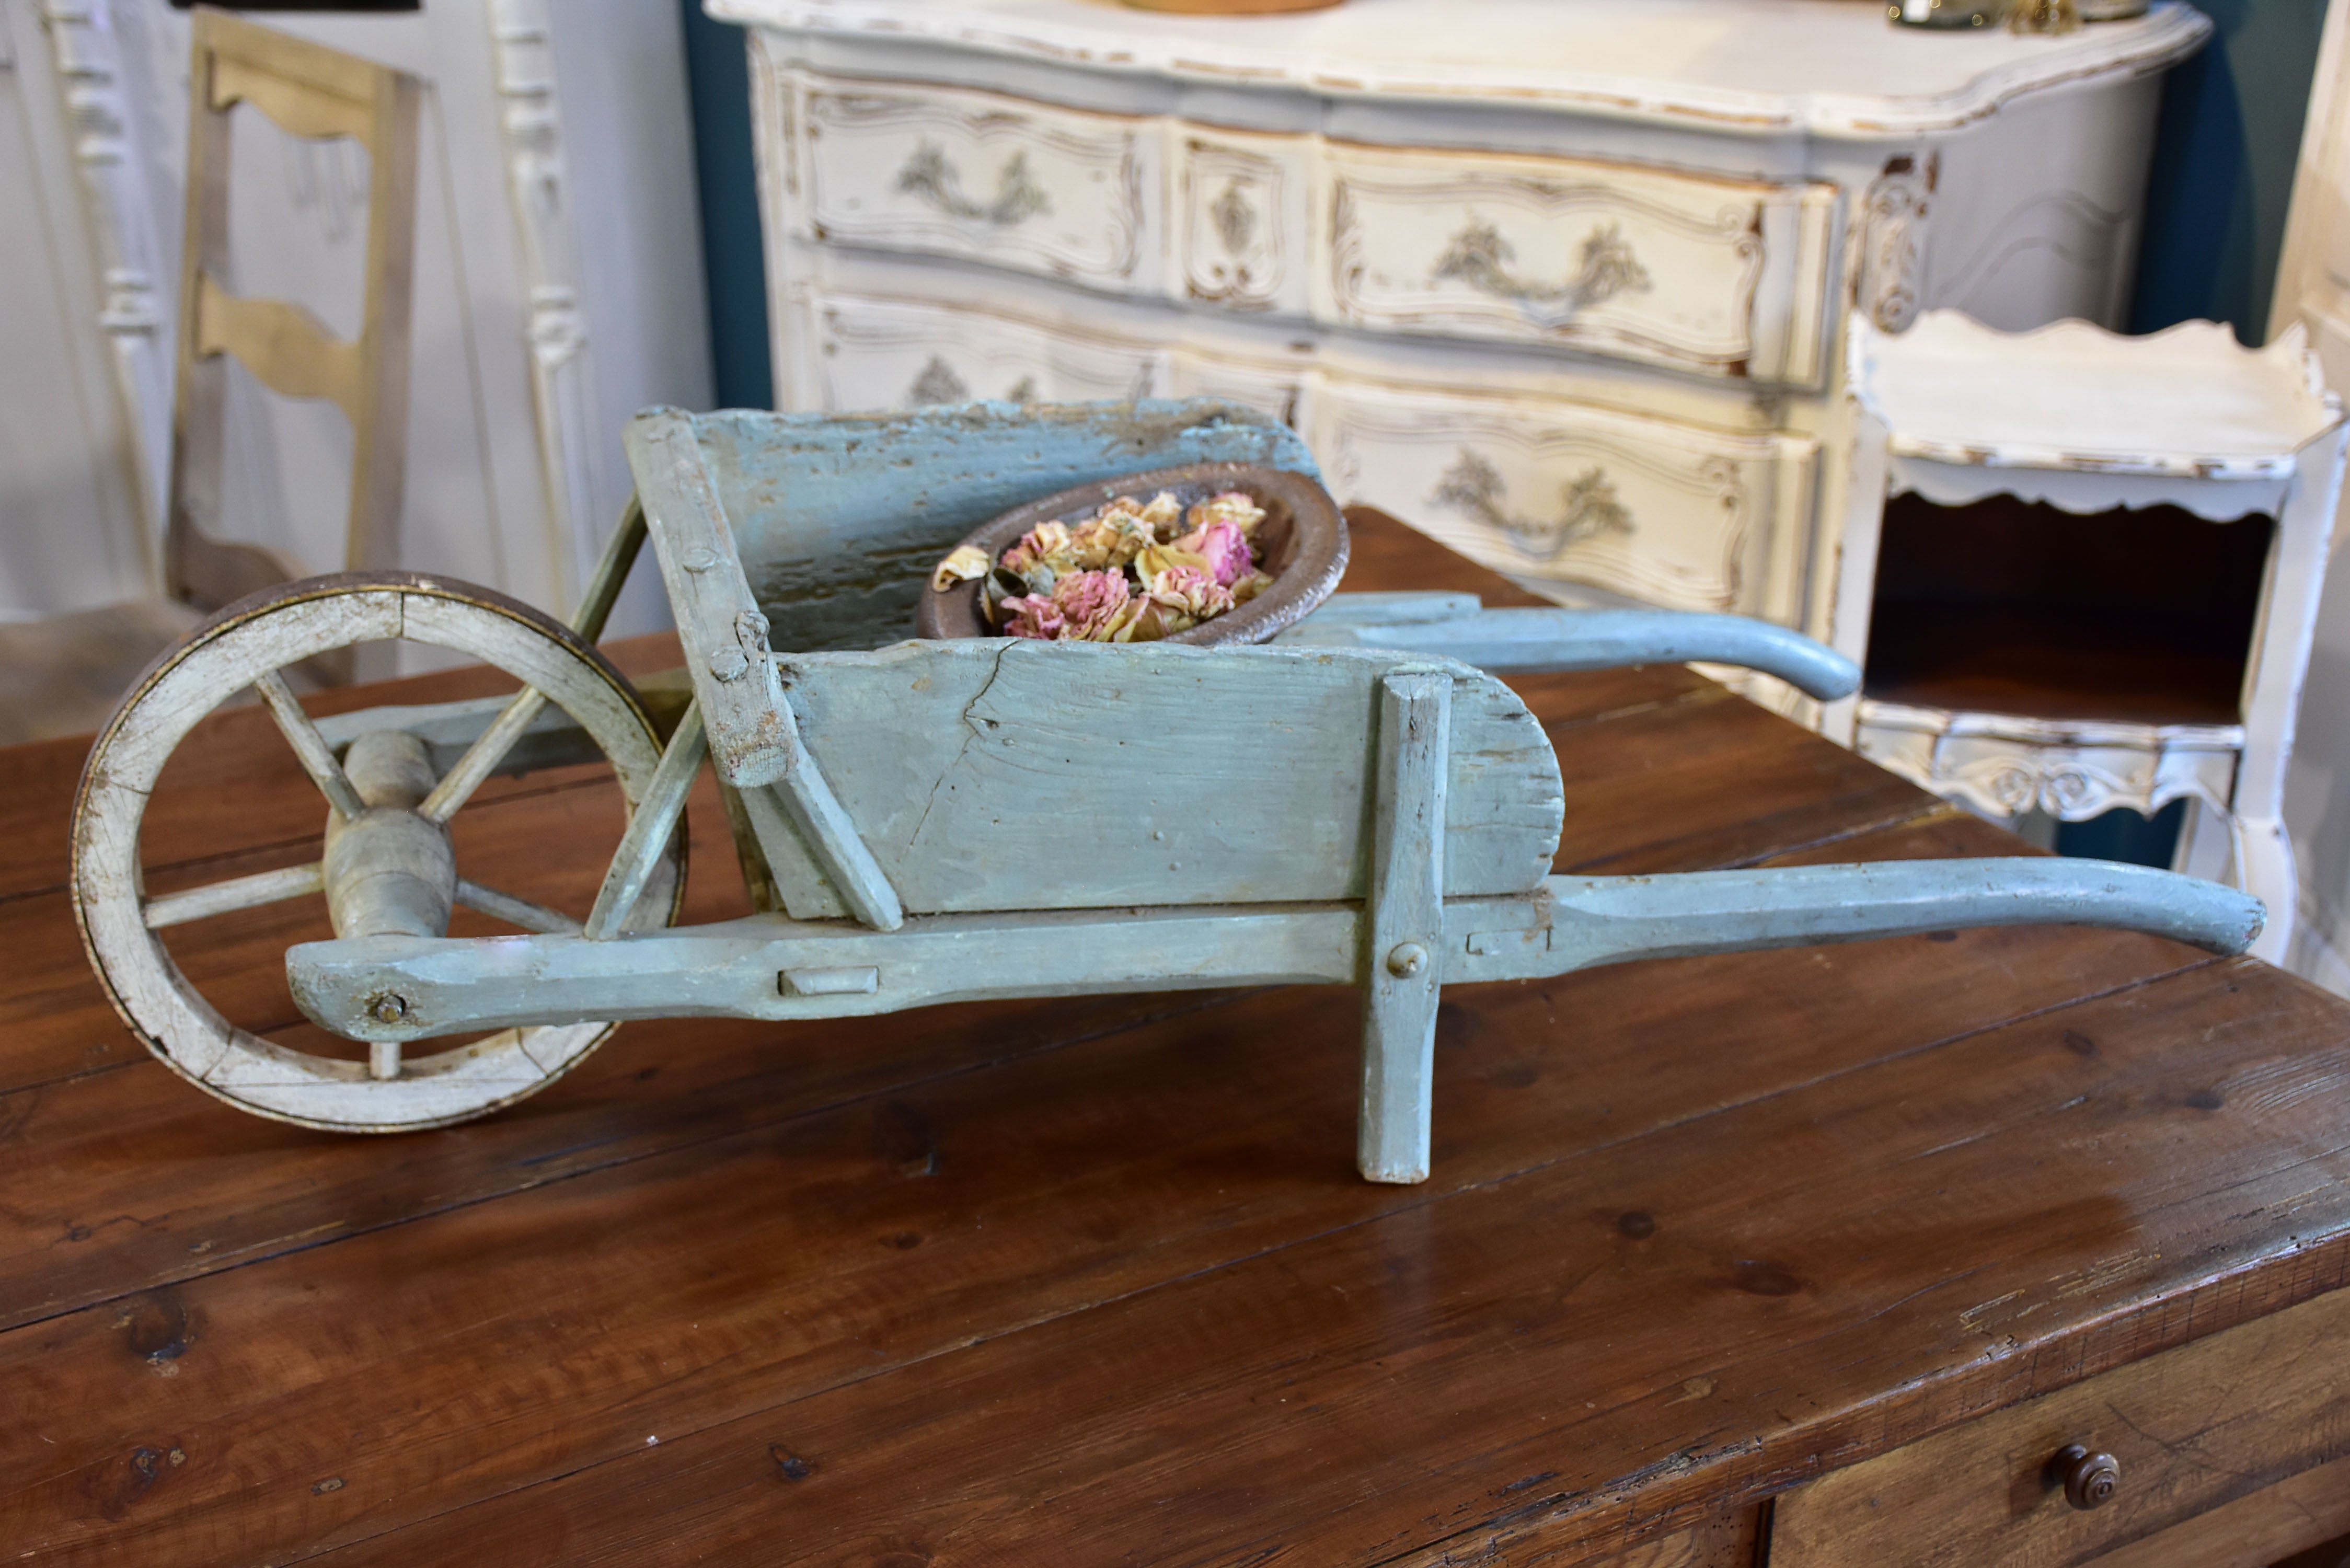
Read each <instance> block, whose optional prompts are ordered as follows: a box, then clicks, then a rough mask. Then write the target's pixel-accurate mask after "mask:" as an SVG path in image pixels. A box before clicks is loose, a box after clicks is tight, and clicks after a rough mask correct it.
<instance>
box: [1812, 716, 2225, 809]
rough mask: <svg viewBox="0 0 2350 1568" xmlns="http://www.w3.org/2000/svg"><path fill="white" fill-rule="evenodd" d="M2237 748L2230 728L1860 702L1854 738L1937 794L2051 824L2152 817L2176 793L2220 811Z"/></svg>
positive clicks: (1871, 756) (1865, 752) (1869, 754)
mask: <svg viewBox="0 0 2350 1568" xmlns="http://www.w3.org/2000/svg"><path fill="white" fill-rule="evenodd" d="M2243 748H2244V732H2243V728H2242V726H2241V725H2236V724H2131V723H2106V722H2091V721H2084V720H2058V719H2025V718H2018V717H2014V716H2012V715H2009V714H2004V713H1953V712H1950V711H1946V710H1943V709H1939V708H1921V707H1913V706H1910V705H1909V704H1908V703H1901V702H1879V701H1866V700H1864V701H1862V702H1861V704H1860V711H1859V714H1858V724H1857V727H1856V732H1855V734H1854V740H1853V749H1854V750H1855V751H1857V752H1858V753H1860V754H1861V755H1862V756H1864V757H1866V758H1867V759H1868V760H1869V761H1871V762H1873V763H1877V765H1878V766H1880V767H1885V768H1890V769H1891V770H1892V771H1893V772H1895V773H1897V774H1900V775H1901V776H1902V777H1904V778H1906V779H1908V781H1909V782H1910V783H1912V784H1917V785H1918V787H1919V788H1921V789H1928V790H1931V791H1933V792H1934V793H1935V794H1938V795H1940V796H1941V797H1942V798H1943V799H1944V800H1955V801H1960V802H1961V803H1963V804H1965V805H1970V806H1972V807H1974V808H1975V809H1976V810H1978V811H1981V812H1986V813H1989V814H1990V815H1994V816H2014V815H2018V814H2020V813H2022V812H2027V811H2034V810H2037V811H2044V812H2046V813H2047V814H2048V815H2051V816H2054V817H2055V818H2056V819H2057V820H2058V821H2060V822H2086V821H2088V820H2089V819H2090V818H2092V817H2095V816H2102V815H2105V813H2106V812H2107V811H2109V810H2111V809H2112V808H2113V807H2115V806H2117V805H2126V806H2130V807H2133V808H2134V809H2136V810H2137V811H2141V812H2144V813H2145V814H2146V815H2148V816H2151V815H2154V814H2155V813H2156V812H2158V811H2159V810H2161V809H2162V808H2163V807H2164V806H2166V805H2169V804H2170V803H2171V802H2172V801H2174V800H2178V799H2182V798H2188V799H2196V800H2201V801H2205V802H2207V803H2209V804H2210V806H2211V808H2212V809H2213V810H2215V811H2218V812H2221V813H2223V814H2224V813H2225V812H2226V811H2227V810H2228V805H2229V802H2230V799H2231V798H2232V797H2233V796H2234V794H2235V788H2236V759H2237V757H2238V756H2239V755H2240V754H2241V753H2242V751H2243Z"/></svg>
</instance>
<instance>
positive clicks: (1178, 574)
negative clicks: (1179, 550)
mask: <svg viewBox="0 0 2350 1568" xmlns="http://www.w3.org/2000/svg"><path fill="white" fill-rule="evenodd" d="M1150 597H1152V598H1154V599H1156V600H1158V601H1159V603H1160V604H1162V605H1165V606H1167V607H1169V608H1170V609H1178V610H1181V611H1182V612H1183V613H1185V614H1186V615H1189V616H1191V618H1193V619H1195V620H1206V619H1207V618H1209V617H1211V616H1219V615H1222V614H1223V613H1224V612H1225V611H1226V610H1228V609H1230V608H1232V590H1231V589H1229V588H1227V587H1223V586H1222V584H1221V583H1218V582H1217V581H1216V580H1215V579H1214V578H1213V577H1211V576H1208V574H1207V573H1205V572H1203V571H1201V569H1200V568H1199V567H1197V566H1170V567H1168V568H1167V569H1166V570H1165V571H1163V572H1161V573H1159V580H1158V581H1157V582H1155V583H1153V584H1152V585H1151V586H1150Z"/></svg>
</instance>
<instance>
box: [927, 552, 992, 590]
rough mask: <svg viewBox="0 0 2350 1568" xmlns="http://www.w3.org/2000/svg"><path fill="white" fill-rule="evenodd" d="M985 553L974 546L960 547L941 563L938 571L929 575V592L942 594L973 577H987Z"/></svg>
mask: <svg viewBox="0 0 2350 1568" xmlns="http://www.w3.org/2000/svg"><path fill="white" fill-rule="evenodd" d="M987 566H988V562H987V552H986V551H984V550H983V549H981V548H980V547H979V546H978V545H961V546H959V547H958V548H956V549H955V550H954V551H952V552H951V554H949V555H948V556H947V558H946V559H945V560H943V561H941V562H940V563H939V566H938V570H936V571H934V572H932V573H931V592H933V593H941V594H942V593H944V592H946V591H947V590H948V589H949V588H951V587H954V586H955V584H957V583H967V582H969V581H971V580H972V578H973V577H983V576H987Z"/></svg>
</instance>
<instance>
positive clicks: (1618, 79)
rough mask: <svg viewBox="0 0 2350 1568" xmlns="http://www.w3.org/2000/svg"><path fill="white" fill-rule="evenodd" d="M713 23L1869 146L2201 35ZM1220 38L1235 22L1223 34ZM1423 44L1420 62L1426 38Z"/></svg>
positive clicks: (1868, 20) (1683, 9)
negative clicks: (1842, 140) (1501, 103)
mask: <svg viewBox="0 0 2350 1568" xmlns="http://www.w3.org/2000/svg"><path fill="white" fill-rule="evenodd" d="M705 8H706V9H707V10H708V11H709V12H710V14H711V15H712V16H718V17H722V18H723V19H724V20H727V21H730V22H740V23H743V24H745V25H748V26H755V27H759V28H761V29H764V30H768V31H772V32H775V33H779V34H798V35H806V36H810V37H811V38H813V39H818V40H822V41H823V42H826V43H831V42H833V41H835V40H837V41H838V43H839V44H840V45H841V46H843V52H844V53H846V52H847V50H848V49H849V48H851V47H855V46H858V45H870V44H873V43H886V44H889V45H894V46H898V47H921V46H929V47H931V48H933V49H947V50H954V51H957V52H960V53H964V54H970V55H978V56H981V57H994V58H993V59H985V58H983V59H982V60H981V61H979V62H975V68H976V69H979V70H983V71H984V70H989V69H993V71H995V72H996V73H998V74H1003V73H1005V72H1007V71H1009V70H1013V69H1016V68H1018V67H1019V66H1020V65H1024V64H1029V63H1035V62H1052V63H1055V64H1060V63H1064V62H1068V63H1074V64H1076V65H1078V66H1080V67H1083V68H1085V69H1087V70H1090V71H1095V72H1099V73H1102V74H1104V75H1107V76H1111V77H1120V78H1134V77H1165V78H1174V79H1176V80H1179V81H1182V82H1186V83H1198V84H1201V85H1202V86H1213V87H1221V88H1257V89H1275V90H1280V89H1287V90H1289V91H1292V92H1298V93H1304V94H1310V95H1313V96H1315V97H1320V98H1331V99H1414V100H1419V101H1422V102H1430V103H1448V104H1449V103H1460V104H1476V103H1491V102H1492V101H1494V100H1497V99H1498V100H1502V101H1506V102H1510V103H1516V104H1524V105H1529V106H1535V107H1540V108H1544V109H1556V110H1572V111H1575V112H1577V113H1583V114H1589V115H1594V116H1604V117H1607V118H1609V119H1626V120H1635V121H1644V122H1649V123H1663V124H1679V125H1690V126H1698V127H1703V128H1707V129H1718V130H1730V131H1735V132H1738V133H1741V134H1744V135H1750V136H1773V135H1785V134H1787V133H1788V132H1791V131H1793V132H1808V133H1810V134H1812V135H1814V136H1824V137H1851V138H1856V139H1864V140H1874V139H1876V138H1878V137H1883V136H1887V135H1899V134H1903V133H1915V132H1918V131H1921V130H1947V129H1950V128H1953V127H1957V126H1960V125H1964V124H1966V123H1968V122H1970V121H1972V120H1977V119H1983V118H1985V117H1987V116H1989V115H1991V114H1993V113H1995V112H1997V111H1998V109H2000V108H2001V106H2002V104H2004V103H2006V102H2007V101H2008V100H2009V99H2013V98H2015V97H2017V96H2019V95H2022V94H2026V93H2032V92H2035V91H2039V90H2041V89H2043V88H2052V87H2058V86H2078V85H2079V84H2081V83H2082V82H2085V81H2095V80H2096V79H2098V78H2102V77H2107V76H2122V75H2139V74H2144V73H2147V72H2150V71H2154V70H2158V69H2159V68H2160V67H2162V66H2164V65H2166V64H2168V63H2169V62H2171V61H2173V60H2176V59H2178V58H2181V57H2184V56H2186V55H2188V54H2189V53H2192V52H2193V50H2194V49H2195V48H2196V47H2198V46H2199V44H2200V43H2201V42H2202V40H2203V39H2204V38H2205V37H2206V36H2208V35H2209V34H2210V27H2211V25H2210V23H2209V22H2208V21H2206V20H2204V18H2203V17H2202V16H2200V15H2199V13H2197V12H2196V11H2194V10H2193V9H2191V8H2190V7H2189V6H2187V5H2181V4H2178V3H2177V0H2158V3H2157V4H2156V5H2154V6H2153V7H2152V9H2151V10H2150V11H2149V12H2148V13H2147V15H2146V16H2141V17H2138V18H2137V19H2135V20H2132V21H2127V22H2115V23H2107V24H2104V25H2102V26H2097V27H2093V28H2086V29H2084V30H2083V31H2081V32H2079V33H2075V34H2073V35H2070V36H2067V37H2065V38H2064V39H2050V38H2045V37H2036V36H2018V35H2012V34H2008V33H2006V32H2005V31H2004V30H2003V29H1991V30H1987V31H1986V32H1985V33H1983V34H1981V35H1978V36H1970V37H1968V38H1965V39H1951V38H1948V37H1938V36H1932V35H1930V34H1920V33H1918V32H1916V31H1912V30H1910V29H1906V28H1894V27H1887V26H1885V23H1884V14H1883V12H1882V11H1881V10H1879V9H1877V8H1874V7H1866V6H1863V7H1851V8H1846V7H1839V6H1835V5H1818V4H1814V3H1806V0H1741V3H1740V4H1739V5H1735V6H1723V5H1715V4H1711V3H1710V0H1573V3H1567V0H1479V3H1478V4H1477V5H1473V6H1466V7H1464V6H1461V5H1443V4H1440V3H1437V0H1422V3H1419V4H1404V5H1399V4H1393V3H1389V4H1385V5H1357V6H1351V7H1347V8H1344V9H1341V10H1339V11H1337V12H1335V13H1319V12H1317V13H1314V14H1312V15H1305V16H1250V17H1247V18H1244V19H1241V18H1232V17H1221V16H1171V15H1168V14H1165V13H1161V12H1139V11H1126V10H1121V9H1119V8H1118V7H1116V6H1112V5H1081V4H1076V3H1073V0H1064V3H1060V4H1039V3H1038V0H930V3H928V4H925V5H920V6H917V7H914V8H911V9H909V8H908V7H906V6H905V5H899V4H895V3H893V0H709V4H708V5H706V7H705ZM1236 24H1237V25H1236ZM1432 40H1441V45H1440V47H1431V41H1432Z"/></svg>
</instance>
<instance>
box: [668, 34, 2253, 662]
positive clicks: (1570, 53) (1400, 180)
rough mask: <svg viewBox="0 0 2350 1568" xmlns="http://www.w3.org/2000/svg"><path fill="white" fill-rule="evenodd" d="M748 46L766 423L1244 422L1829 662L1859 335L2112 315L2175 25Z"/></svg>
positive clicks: (1614, 580)
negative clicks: (1214, 407)
mask: <svg viewBox="0 0 2350 1568" xmlns="http://www.w3.org/2000/svg"><path fill="white" fill-rule="evenodd" d="M708 5H709V9H710V10H711V12H712V14H713V15H715V16H721V17H724V18H727V19H730V20H733V21H738V22H743V23H747V24H750V25H751V26H752V34H751V65H752V72H753V81H754V96H755V99H756V102H755V112H756V115H757V123H758V140H759V147H758V151H759V157H760V172H761V180H762V186H763V201H764V218H765V226H766V234H767V267H768V275H769V289H770V296H771V302H772V306H773V309H772V320H773V330H774V334H775V366H776V372H777V374H776V389H777V392H776V395H777V399H778V401H779V403H780V404H781V405H782V406H783V407H785V408H791V409H825V410H845V409H859V408H886V407H901V406H905V405H908V404H914V403H925V402H945V401H954V400H963V399H966V398H977V397H986V398H1008V399H1014V400H1026V399H1039V400H1065V399H1082V398H1099V397H1115V396H1120V395H1125V394H1129V393H1150V394H1156V395H1162V396H1165V395H1191V394H1200V393H1206V394H1222V395H1228V396H1231V397H1233V398H1237V399H1240V400H1244V401H1247V402H1250V403H1253V404H1256V405H1259V406H1262V407H1264V408H1268V409H1273V410H1280V411H1282V412H1283V413H1284V414H1285V415H1286V417H1287V418H1289V420H1290V421H1292V422H1293V423H1294V424H1295V425H1296V426H1297V428H1298V429H1299V430H1300V431H1302V432H1304V433H1305V436H1306V438H1307V440H1308V441H1309V443H1310V444H1311V446H1312V448H1313V450H1314V451H1315V454H1316V456H1317V458H1318V459H1319V460H1320V462H1322V464H1323V466H1324V468H1325V469H1326V472H1327V474H1328V477H1329V479H1330V482H1331V483H1332V486H1333V488H1334V489H1336V490H1337V491H1338V492H1339V493H1341V496H1342V498H1344V499H1347V500H1349V501H1367V502H1369V503H1372V504H1377V505H1380V506H1383V507H1386V508H1388V510H1391V511H1393V512H1395V513H1396V514H1399V515H1400V516H1403V517H1406V518H1408V519H1410V520H1411V521H1413V522H1414V523H1416V524H1419V525H1420V526H1422V527H1425V528H1426V529H1428V530H1429V531H1430V532H1431V533H1433V534H1435V535H1438V536H1439V537H1440V538H1442V539H1443V540H1444V541H1445V542H1446V543H1448V544H1451V545H1454V546H1455V547H1456V548H1459V549H1461V550H1462V551H1464V552H1466V553H1467V554H1469V555H1471V556H1474V557H1476V558H1477V559H1479V560H1481V561H1483V562H1485V563H1487V564H1488V565H1491V566H1497V567H1499V568H1501V569H1503V570H1505V571H1509V572H1512V573H1514V574H1518V575H1521V576H1532V577H1538V578H1543V579H1547V580H1548V581H1550V582H1551V583H1554V584H1561V585H1570V584H1571V585H1580V586H1582V587H1585V588H1587V589H1596V590H1599V592H1600V594H1601V595H1602V596H1605V595H1607V594H1620V595H1624V596H1628V597H1635V598H1638V599H1642V600H1646V601H1649V602H1653V603H1658V604H1664V605H1671V606H1682V607H1693V608H1705V609H1727V610H1739V611H1744V612H1747V613H1752V614H1759V615H1763V616H1767V617H1769V618H1772V619H1774V620H1777V621H1780V622H1783V623H1785V624H1789V625H1794V626H1799V627H1804V628H1809V629H1812V630H1814V632H1817V633H1825V631H1826V630H1827V628H1829V626H1830V624H1831V623H1832V620H1833V617H1834V605H1833V602H1832V601H1833V594H1834V589H1835V582H1834V576H1835V574H1834V573H1833V571H1832V570H1830V569H1828V565H1827V564H1828V563H1830V562H1832V560H1833V556H1834V553H1835V545H1834V536H1835V534H1834V530H1835V525H1836V524H1838V523H1840V521H1841V519H1842V516H1843V514H1844V504H1843V501H1842V496H1841V488H1842V484H1843V478H1842V475H1843V473H1844V471H1845V470H1846V467H1847V466H1848V465H1847V464H1846V462H1842V461H1841V460H1840V459H1839V456H1838V454H1839V452H1841V451H1842V450H1843V448H1844V447H1845V445H1846V443H1847V441H1848V436H1847V435H1846V430H1847V428H1848V421H1849V415H1848V413H1847V411H1846V409H1845V407H1844V399H1843V397H1842V386H1841V380H1842V366H1843V363H1844V354H1843V352H1842V342H1841V338H1842V336H1843V327H1842V323H1843V322H1844V321H1845V319H1846V314H1847V311H1848V310H1850V309H1854V308H1856V309H1858V310H1859V311H1860V312H1861V313H1862V314H1863V315H1864V316H1865V317H1866V318H1868V319H1870V320H1873V321H1874V322H1876V323H1877V324H1878V325H1879V326H1881V327H1885V328H1887V329H1888V330H1899V329H1900V328H1901V327H1905V326H1906V325H1907V324H1908V322H1909V320H1910V319H1911V318H1912V317H1914V316H1915V315H1916V314H1917V313H1918V312H1919V311H1920V310H1922V309H1925V308H1927V307H1929V306H1957V307H1959V308H1961V309H1964V310H1966V311H1968V312H1969V313H1970V314H1971V315H1973V316H1975V317H1979V318H1980V319H1981V320H1983V321H1986V322H1988V323H1991V325H1993V326H1997V327H2010V328H2016V327H2030V326H2033V325H2036V324H2039V323H2041V322H2044V321H2048V320H2053V319H2055V318H2058V317H2067V316H2078V317H2087V318H2089V319H2091V320H2095V321H2098V322H2102V323H2106V324H2107V325H2114V324H2116V323H2117V321H2118V317H2119V316H2120V314H2121V312H2122V311H2123V309H2124V308H2125V306H2126V303H2127V301H2126V293H2127V289H2128V286H2129V280H2130V276H2131V272H2132V267H2133V264H2134V261H2135V258H2136V254H2137V238H2138V228H2139V212H2140V207H2141V202H2142V197H2143V192H2144V188H2145V183H2146V172H2147V155H2148V151H2149V150H2150V147H2151V144H2152V140H2153V126H2154V116H2155V109H2156V106H2157V99H2158V94H2159V88H2160V74H2161V72H2162V71H2163V70H2164V69H2165V68H2166V67H2168V66H2170V65H2172V64H2174V63H2176V62H2178V60H2180V59H2182V58H2184V57H2186V56H2188V55H2189V54H2190V53H2192V52H2193V51H2194V50H2195V49H2196V48H2197V47H2199V45H2200V44H2201V42H2202V40H2203V38H2204V37H2205V36H2206V35H2207V34H2208V32H2209V31H2210V24H2209V23H2208V22H2207V21H2206V20H2205V19H2204V18H2203V17H2202V16H2200V15H2199V14H2198V13H2197V12H2195V11H2194V10H2192V9H2190V8H2189V7H2188V6H2186V5H2180V4H2176V3H2173V0H2158V4H2157V5H2155V6H2154V7H2153V9H2152V10H2151V11H2150V12H2149V13H2148V14H2147V15H2146V16H2142V17H2140V18H2137V19H2135V20H2131V21H2125V22H2112V23H2103V24H2098V25H2095V26H2089V27H2086V28H2084V29H2081V30H2080V31H2077V32H2074V33H2072V34H2069V35H2064V36H2053V37H2052V36H2016V35H2012V34H2010V33H2008V32H2006V31H2005V30H2004V29H2000V28H1991V29H1986V30H1984V31H1982V32H1980V33H1970V34H1966V35H1954V34H1949V33H1930V32H1926V31H1922V30H1916V29H1909V28H1902V27H1895V26H1889V25H1887V20H1886V16H1885V12H1884V10H1883V8H1882V7H1880V6H1878V5H1870V4H1865V3H1855V0H1478V3H1477V4H1474V5H1462V4H1458V3H1450V0H1352V3H1351V4H1348V5H1344V6H1341V7H1339V8H1338V9H1336V10H1333V11H1325V12H1320V13H1313V14H1307V15H1303V16H1281V17H1210V16H1168V15H1161V14H1152V13H1146V12H1142V11H1138V10H1130V9H1127V8H1125V7H1122V6H1119V5H1113V4H1107V3H1097V0H929V3H927V4H923V5H907V4H903V3H902V0H708Z"/></svg>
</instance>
